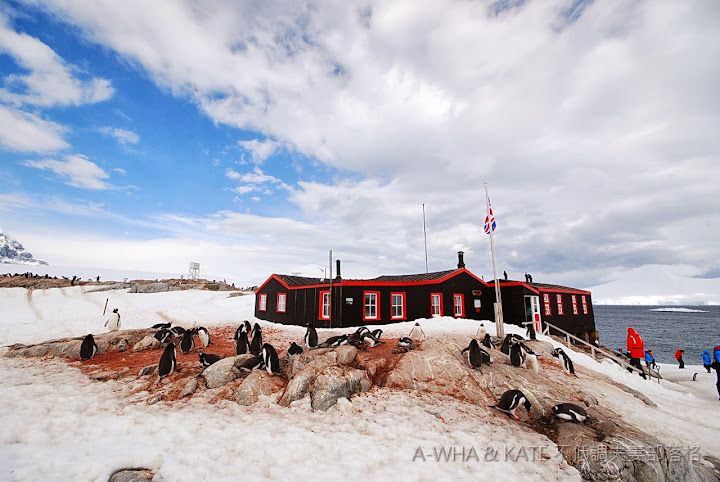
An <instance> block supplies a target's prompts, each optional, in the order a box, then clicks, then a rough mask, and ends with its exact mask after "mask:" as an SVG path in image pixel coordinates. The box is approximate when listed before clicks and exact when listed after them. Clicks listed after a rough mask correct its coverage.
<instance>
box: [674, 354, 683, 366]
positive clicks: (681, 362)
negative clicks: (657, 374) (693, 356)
mask: <svg viewBox="0 0 720 482" xmlns="http://www.w3.org/2000/svg"><path fill="white" fill-rule="evenodd" d="M683 353H685V350H678V351H676V352H675V359H676V360H677V361H678V363H679V364H680V368H685V362H684V361H683V359H682V357H683Z"/></svg>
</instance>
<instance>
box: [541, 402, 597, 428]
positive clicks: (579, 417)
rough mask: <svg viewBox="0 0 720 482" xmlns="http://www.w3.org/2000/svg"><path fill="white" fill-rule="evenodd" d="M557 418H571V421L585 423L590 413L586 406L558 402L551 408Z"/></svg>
mask: <svg viewBox="0 0 720 482" xmlns="http://www.w3.org/2000/svg"><path fill="white" fill-rule="evenodd" d="M550 410H551V411H552V413H553V415H555V416H556V417H557V418H561V419H563V420H569V421H571V422H578V423H583V422H584V421H585V420H586V419H587V418H588V414H587V412H586V411H585V409H584V408H582V407H581V406H579V405H575V404H574V403H558V404H557V405H554V406H553V407H552V408H551V409H550Z"/></svg>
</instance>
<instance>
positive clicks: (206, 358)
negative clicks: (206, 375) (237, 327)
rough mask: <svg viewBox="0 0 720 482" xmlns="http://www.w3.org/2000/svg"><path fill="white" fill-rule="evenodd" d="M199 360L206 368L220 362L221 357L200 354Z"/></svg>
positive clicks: (211, 354)
mask: <svg viewBox="0 0 720 482" xmlns="http://www.w3.org/2000/svg"><path fill="white" fill-rule="evenodd" d="M198 358H199V359H200V365H201V366H203V367H205V368H207V367H209V366H210V365H212V364H213V363H215V362H218V361H220V356H219V355H215V354H213V353H203V352H200V353H199V354H198Z"/></svg>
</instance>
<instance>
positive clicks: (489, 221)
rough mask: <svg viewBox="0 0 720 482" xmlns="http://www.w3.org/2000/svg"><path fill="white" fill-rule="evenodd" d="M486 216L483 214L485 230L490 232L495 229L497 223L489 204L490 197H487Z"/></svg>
mask: <svg viewBox="0 0 720 482" xmlns="http://www.w3.org/2000/svg"><path fill="white" fill-rule="evenodd" d="M488 212H489V213H490V214H489V215H488V216H485V228H484V229H485V232H486V233H487V234H490V232H491V231H495V228H497V224H496V223H495V215H493V210H492V205H491V204H490V198H488Z"/></svg>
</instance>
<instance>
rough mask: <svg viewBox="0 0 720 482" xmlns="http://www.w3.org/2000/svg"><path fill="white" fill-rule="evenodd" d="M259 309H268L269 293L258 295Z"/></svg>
mask: <svg viewBox="0 0 720 482" xmlns="http://www.w3.org/2000/svg"><path fill="white" fill-rule="evenodd" d="M258 311H267V293H260V294H259V295H258Z"/></svg>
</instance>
